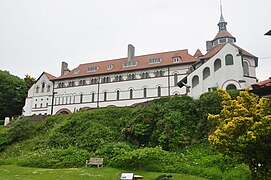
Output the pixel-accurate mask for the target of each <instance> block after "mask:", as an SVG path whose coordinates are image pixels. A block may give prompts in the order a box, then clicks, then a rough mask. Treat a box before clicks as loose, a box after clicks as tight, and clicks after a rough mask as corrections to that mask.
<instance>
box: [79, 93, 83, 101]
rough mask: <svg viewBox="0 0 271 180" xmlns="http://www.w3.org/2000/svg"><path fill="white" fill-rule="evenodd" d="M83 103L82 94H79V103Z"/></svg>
mask: <svg viewBox="0 0 271 180" xmlns="http://www.w3.org/2000/svg"><path fill="white" fill-rule="evenodd" d="M82 102H83V94H80V103H82Z"/></svg>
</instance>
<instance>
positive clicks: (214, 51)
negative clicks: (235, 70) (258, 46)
mask: <svg viewBox="0 0 271 180" xmlns="http://www.w3.org/2000/svg"><path fill="white" fill-rule="evenodd" d="M225 45H226V44H218V45H216V46H215V47H213V48H212V49H210V51H209V52H207V53H206V54H205V55H204V56H202V57H200V59H210V58H211V57H213V56H214V55H216V54H217V53H218V52H219V51H220V50H221V49H222V48H223V47H224V46H225ZM231 45H233V46H234V47H236V48H237V49H239V50H241V53H242V55H244V56H249V57H253V58H256V56H254V55H252V54H251V53H249V52H247V51H246V50H244V49H242V48H240V47H239V46H237V45H235V44H231Z"/></svg>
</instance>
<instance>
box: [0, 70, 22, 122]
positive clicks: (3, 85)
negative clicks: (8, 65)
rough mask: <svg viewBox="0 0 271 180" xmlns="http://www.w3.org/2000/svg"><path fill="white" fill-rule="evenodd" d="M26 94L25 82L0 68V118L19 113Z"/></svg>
mask: <svg viewBox="0 0 271 180" xmlns="http://www.w3.org/2000/svg"><path fill="white" fill-rule="evenodd" d="M26 96H27V87H26V85H25V82H24V81H23V80H22V79H20V78H19V77H17V76H14V75H11V74H10V73H9V72H8V71H1V70H0V119H3V118H5V117H7V116H14V115H21V114H22V108H23V106H24V101H25V98H26Z"/></svg>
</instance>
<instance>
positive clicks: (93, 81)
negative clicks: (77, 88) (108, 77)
mask: <svg viewBox="0 0 271 180" xmlns="http://www.w3.org/2000/svg"><path fill="white" fill-rule="evenodd" d="M97 81H98V80H97V78H91V81H90V83H91V84H97Z"/></svg>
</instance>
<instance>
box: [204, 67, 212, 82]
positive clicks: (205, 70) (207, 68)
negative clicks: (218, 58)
mask: <svg viewBox="0 0 271 180" xmlns="http://www.w3.org/2000/svg"><path fill="white" fill-rule="evenodd" d="M209 76H210V68H209V67H206V68H204V70H203V79H206V78H207V77H209Z"/></svg>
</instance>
